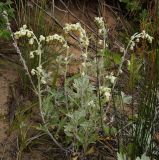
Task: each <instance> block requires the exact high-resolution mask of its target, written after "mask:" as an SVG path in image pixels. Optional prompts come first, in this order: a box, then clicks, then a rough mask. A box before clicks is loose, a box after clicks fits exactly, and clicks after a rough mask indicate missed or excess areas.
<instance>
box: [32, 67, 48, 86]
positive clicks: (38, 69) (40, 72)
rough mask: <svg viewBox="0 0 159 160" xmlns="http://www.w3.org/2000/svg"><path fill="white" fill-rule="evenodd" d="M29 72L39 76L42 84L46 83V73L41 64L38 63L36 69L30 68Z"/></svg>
mask: <svg viewBox="0 0 159 160" xmlns="http://www.w3.org/2000/svg"><path fill="white" fill-rule="evenodd" d="M31 74H32V75H33V76H34V75H37V76H38V77H40V78H41V79H40V81H41V83H42V84H46V83H47V78H48V75H47V73H46V72H45V71H44V69H43V68H42V66H41V65H39V66H38V67H36V69H32V70H31Z"/></svg>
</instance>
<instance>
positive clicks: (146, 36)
mask: <svg viewBox="0 0 159 160" xmlns="http://www.w3.org/2000/svg"><path fill="white" fill-rule="evenodd" d="M140 38H142V39H146V40H148V42H149V43H152V40H153V37H151V36H150V35H149V34H147V33H146V32H145V30H143V31H142V32H141V33H135V34H134V35H133V36H131V39H130V49H131V50H134V47H135V43H138V42H140Z"/></svg>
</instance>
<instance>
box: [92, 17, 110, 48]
mask: <svg viewBox="0 0 159 160" xmlns="http://www.w3.org/2000/svg"><path fill="white" fill-rule="evenodd" d="M94 22H95V23H96V25H97V27H98V33H99V35H102V36H103V40H99V41H98V44H99V45H100V46H101V45H103V49H105V48H107V47H108V44H107V43H106V38H107V33H108V31H109V30H108V29H106V27H105V23H104V20H103V17H95V19H94ZM101 51H102V50H101Z"/></svg>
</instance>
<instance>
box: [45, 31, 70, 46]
mask: <svg viewBox="0 0 159 160" xmlns="http://www.w3.org/2000/svg"><path fill="white" fill-rule="evenodd" d="M51 41H58V42H59V43H61V44H63V47H64V48H66V49H69V46H68V45H67V41H66V40H65V39H64V37H63V36H60V35H58V34H54V35H52V36H48V37H46V42H47V43H49V42H51Z"/></svg>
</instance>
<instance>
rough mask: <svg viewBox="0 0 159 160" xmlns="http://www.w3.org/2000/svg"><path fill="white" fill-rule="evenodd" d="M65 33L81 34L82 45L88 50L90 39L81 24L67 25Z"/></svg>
mask: <svg viewBox="0 0 159 160" xmlns="http://www.w3.org/2000/svg"><path fill="white" fill-rule="evenodd" d="M64 31H65V33H67V34H68V33H69V32H71V31H76V32H78V33H79V37H80V39H79V40H80V43H81V45H82V47H84V48H86V47H88V45H89V39H88V37H87V34H86V31H85V30H84V29H83V28H82V26H81V24H80V23H76V24H68V23H67V24H66V25H65V27H64Z"/></svg>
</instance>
